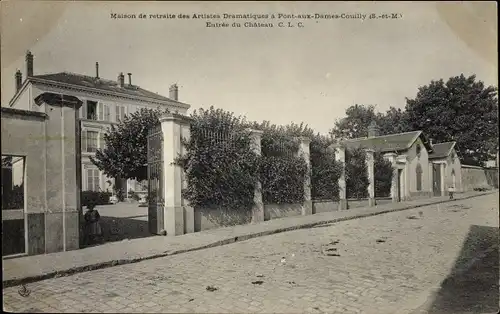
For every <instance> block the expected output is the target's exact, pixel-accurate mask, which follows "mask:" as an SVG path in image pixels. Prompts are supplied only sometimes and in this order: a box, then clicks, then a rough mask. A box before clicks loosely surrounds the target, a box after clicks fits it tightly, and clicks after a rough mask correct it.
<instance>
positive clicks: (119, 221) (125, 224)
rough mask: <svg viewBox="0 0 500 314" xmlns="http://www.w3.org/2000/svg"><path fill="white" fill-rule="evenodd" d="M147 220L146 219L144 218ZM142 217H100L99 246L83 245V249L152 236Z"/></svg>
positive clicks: (146, 222)
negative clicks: (100, 232)
mask: <svg viewBox="0 0 500 314" xmlns="http://www.w3.org/2000/svg"><path fill="white" fill-rule="evenodd" d="M146 218H147V217H146ZM141 219H144V216H132V217H110V216H101V219H100V223H101V228H102V239H101V242H100V243H99V244H85V243H83V247H89V246H95V245H100V244H104V243H107V242H116V241H123V240H127V239H128V240H132V239H138V238H146V237H152V236H154V235H153V234H151V233H150V232H149V228H148V221H147V219H146V220H141Z"/></svg>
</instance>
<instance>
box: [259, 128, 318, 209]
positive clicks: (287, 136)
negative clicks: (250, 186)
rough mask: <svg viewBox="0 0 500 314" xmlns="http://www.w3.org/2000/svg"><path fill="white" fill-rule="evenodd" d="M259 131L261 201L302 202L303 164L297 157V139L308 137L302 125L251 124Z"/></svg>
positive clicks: (273, 202) (304, 176)
mask: <svg viewBox="0 0 500 314" xmlns="http://www.w3.org/2000/svg"><path fill="white" fill-rule="evenodd" d="M254 127H255V128H257V129H260V130H262V131H263V132H264V133H263V134H262V140H261V151H262V158H261V168H260V180H261V183H262V201H263V202H264V204H294V203H302V202H303V201H304V180H305V178H306V175H308V174H307V165H306V162H305V160H304V158H303V157H302V156H299V155H298V154H297V152H298V150H299V140H298V139H297V137H300V136H304V135H306V134H308V132H309V130H308V129H307V127H304V125H303V124H300V125H296V124H291V125H287V126H277V125H274V124H273V125H271V124H270V123H269V122H267V121H264V122H263V123H261V124H255V125H254Z"/></svg>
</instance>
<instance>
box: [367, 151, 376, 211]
mask: <svg viewBox="0 0 500 314" xmlns="http://www.w3.org/2000/svg"><path fill="white" fill-rule="evenodd" d="M366 165H367V171H368V206H370V207H373V206H375V151H374V150H373V149H367V150H366Z"/></svg>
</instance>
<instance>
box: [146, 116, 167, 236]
mask: <svg viewBox="0 0 500 314" xmlns="http://www.w3.org/2000/svg"><path fill="white" fill-rule="evenodd" d="M163 193H164V192H163V134H162V131H161V124H160V123H158V124H157V125H155V126H154V127H153V128H151V129H150V130H149V132H148V225H149V231H150V232H151V233H153V234H159V233H160V231H161V230H162V229H163V226H164V225H163V219H164V217H163V207H164V206H165V196H164V194H163Z"/></svg>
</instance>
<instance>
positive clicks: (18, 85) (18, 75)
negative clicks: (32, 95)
mask: <svg viewBox="0 0 500 314" xmlns="http://www.w3.org/2000/svg"><path fill="white" fill-rule="evenodd" d="M22 85H23V74H22V73H21V71H19V70H17V71H16V93H17V92H18V91H19V90H20V89H21V86H22Z"/></svg>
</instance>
